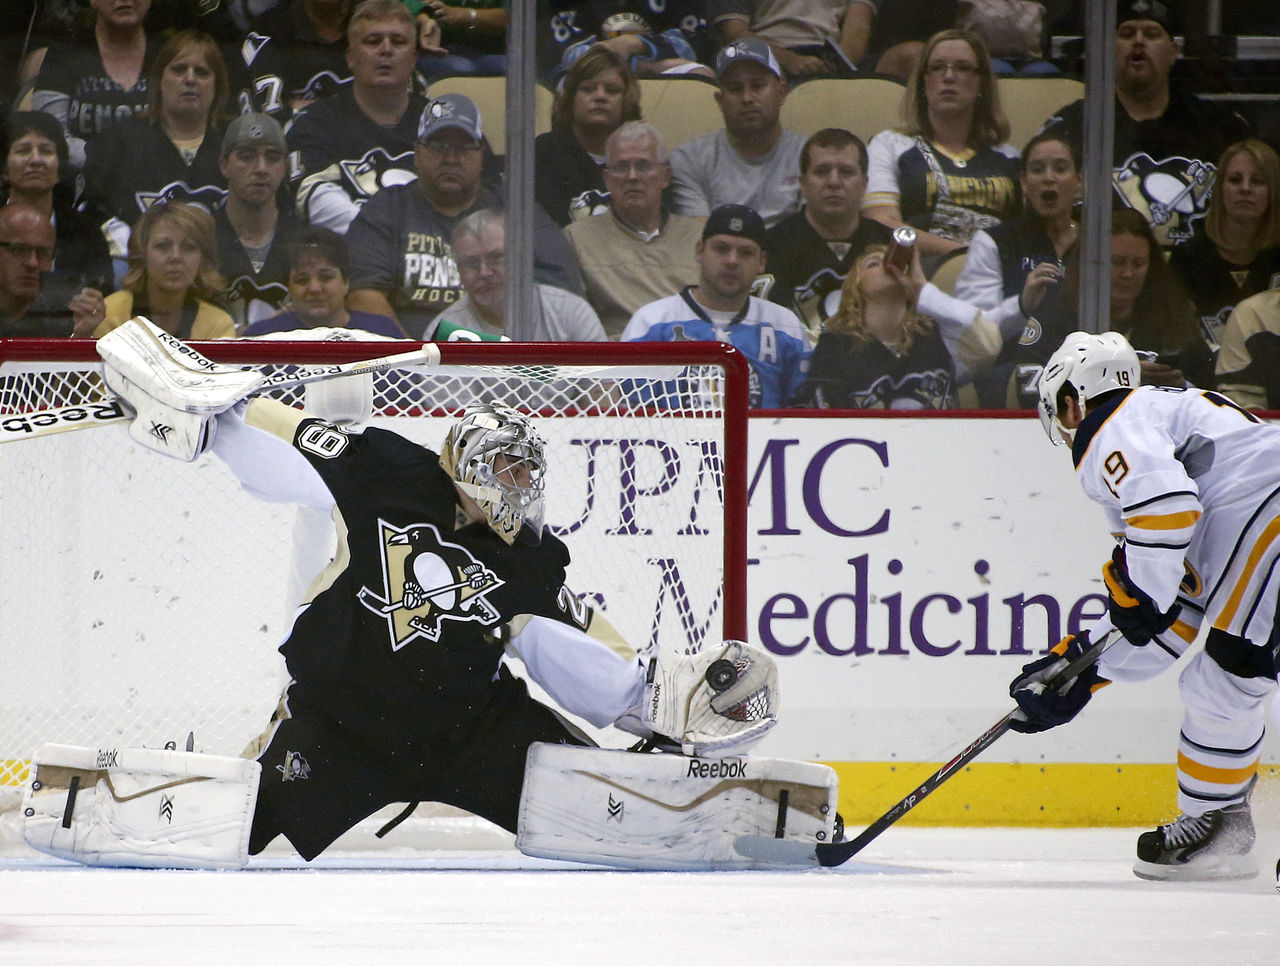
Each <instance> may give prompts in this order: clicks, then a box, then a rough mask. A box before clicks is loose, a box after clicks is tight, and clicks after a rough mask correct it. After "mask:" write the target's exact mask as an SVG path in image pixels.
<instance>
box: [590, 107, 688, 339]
mask: <svg viewBox="0 0 1280 966" xmlns="http://www.w3.org/2000/svg"><path fill="white" fill-rule="evenodd" d="M604 170H605V185H606V186H607V187H608V189H609V193H608V198H609V209H608V211H607V212H606V213H605V214H603V215H599V216H597V217H594V218H585V219H582V220H580V221H575V222H573V223H572V224H571V225H569V227H568V228H566V229H565V237H567V238H568V239H569V247H570V248H572V249H573V253H574V255H575V256H577V260H578V264H579V265H581V266H582V280H583V284H584V287H585V288H586V294H587V301H588V302H590V303H591V305H592V307H593V308H594V309H595V310H596V312H598V313H599V315H600V320H601V322H602V323H603V324H604V329H605V332H607V333H608V334H609V338H611V339H617V338H620V337H621V336H622V330H623V329H625V328H626V326H627V322H628V321H629V320H630V319H631V316H632V315H634V314H635V313H636V311H637V310H638V309H639V308H640V306H642V305H646V304H648V303H649V302H652V301H654V300H655V299H659V298H662V297H663V295H664V294H665V293H669V292H672V291H678V290H679V289H681V288H683V287H684V286H686V285H692V284H694V283H695V282H696V281H697V280H698V266H697V261H696V253H697V250H698V241H699V239H700V238H701V234H702V222H701V221H700V220H699V219H696V218H685V217H684V216H682V215H673V214H671V213H670V212H668V211H666V209H665V208H664V207H663V204H662V198H663V191H664V189H665V188H666V187H667V185H669V184H670V183H671V165H670V164H669V163H668V162H667V146H666V142H665V141H664V140H663V138H662V132H660V131H659V130H658V129H657V128H656V127H654V126H653V125H652V124H649V123H646V122H645V121H628V122H627V123H626V124H624V125H622V127H620V128H618V130H616V131H614V132H613V134H611V135H610V136H609V141H608V144H607V145H606V148H605V169H604Z"/></svg>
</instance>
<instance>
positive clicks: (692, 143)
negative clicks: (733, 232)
mask: <svg viewBox="0 0 1280 966" xmlns="http://www.w3.org/2000/svg"><path fill="white" fill-rule="evenodd" d="M716 76H717V77H718V78H719V83H720V90H719V91H717V92H716V103H717V104H719V105H720V113H721V115H722V116H723V117H724V128H723V129H722V130H719V131H716V132H714V133H712V134H704V135H702V136H701V137H696V138H693V139H691V140H689V141H686V142H685V143H684V144H682V145H680V146H679V147H678V148H676V149H675V150H674V151H672V152H671V169H672V181H671V192H672V196H673V198H674V199H675V210H676V212H677V213H678V214H681V215H690V216H693V217H706V216H707V215H708V214H710V213H711V211H712V209H714V208H718V207H719V206H720V205H724V204H729V203H731V202H735V203H739V204H745V205H749V206H750V207H752V208H754V209H755V210H756V211H757V212H758V213H759V215H760V217H762V218H763V219H764V222H765V224H766V225H773V224H774V223H775V222H778V221H780V220H781V219H782V218H783V217H785V216H786V215H789V214H791V213H792V212H793V211H796V210H797V209H798V208H799V206H800V150H801V148H803V147H804V138H803V137H802V136H801V135H799V134H797V133H795V132H794V131H787V130H784V129H783V127H782V122H781V120H780V116H781V111H782V102H783V101H785V100H786V97H787V82H786V81H785V80H784V79H783V76H782V69H781V68H780V67H779V66H778V60H777V58H776V57H774V55H773V50H772V48H770V46H769V45H768V44H767V43H765V42H764V41H763V40H761V39H760V38H759V37H746V38H743V39H742V40H738V41H735V42H734V43H732V44H729V45H728V46H727V47H725V48H724V49H723V50H721V51H720V53H719V54H717V55H716Z"/></svg>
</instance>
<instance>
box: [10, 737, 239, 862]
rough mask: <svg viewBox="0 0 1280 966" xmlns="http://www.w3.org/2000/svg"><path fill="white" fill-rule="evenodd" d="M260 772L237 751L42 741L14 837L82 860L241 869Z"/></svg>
mask: <svg viewBox="0 0 1280 966" xmlns="http://www.w3.org/2000/svg"><path fill="white" fill-rule="evenodd" d="M260 774H261V766H260V765H259V764H258V763H257V762H256V761H252V760H250V759H247V758H225V757H221V756H218V755H204V754H199V753H195V752H188V751H161V750H158V749H151V748H120V749H116V748H110V749H100V748H79V747H74V746H71V745H53V744H46V745H42V746H41V747H40V749H39V750H38V751H37V752H36V754H35V756H34V761H33V762H32V766H31V777H30V779H29V780H28V782H27V786H26V788H25V790H24V792H23V799H22V814H21V819H20V821H21V828H22V837H23V838H24V839H25V840H26V841H27V844H29V845H30V846H31V847H32V848H34V849H38V850H39V851H41V852H47V853H48V854H50V855H55V856H58V857H59V858H63V859H70V860H72V861H74V862H81V863H83V864H85V865H99V866H122V867H128V868H163V869H239V868H243V867H244V866H245V865H246V864H247V863H248V861H249V851H248V849H249V829H250V826H251V825H252V823H253V809H254V802H255V801H256V799H257V794H258V779H259V776H260Z"/></svg>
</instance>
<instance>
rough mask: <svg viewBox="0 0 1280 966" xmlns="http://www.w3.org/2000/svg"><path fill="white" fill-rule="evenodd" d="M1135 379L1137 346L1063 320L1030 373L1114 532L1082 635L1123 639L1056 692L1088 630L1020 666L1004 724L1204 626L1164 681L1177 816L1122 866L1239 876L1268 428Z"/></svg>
mask: <svg viewBox="0 0 1280 966" xmlns="http://www.w3.org/2000/svg"><path fill="white" fill-rule="evenodd" d="M1138 383H1139V364H1138V358H1137V356H1136V354H1135V353H1134V351H1133V349H1132V347H1131V346H1130V345H1129V343H1128V342H1127V341H1125V339H1124V338H1123V337H1122V336H1120V335H1118V334H1116V333H1105V334H1103V335H1090V334H1087V333H1084V332H1075V333H1072V334H1071V335H1069V336H1068V337H1067V338H1066V340H1065V341H1064V342H1063V344H1062V347H1061V348H1060V349H1058V351H1057V352H1056V353H1055V354H1054V355H1053V357H1052V358H1051V359H1050V360H1049V363H1048V364H1047V365H1046V366H1045V369H1044V374H1043V376H1042V377H1041V381H1040V418H1041V421H1042V422H1043V424H1044V427H1045V431H1046V432H1047V433H1048V434H1049V438H1050V439H1051V440H1052V441H1053V442H1054V444H1055V445H1060V444H1062V443H1066V444H1067V445H1068V446H1070V448H1071V456H1072V459H1073V461H1074V463H1075V469H1076V475H1077V476H1078V478H1079V480H1080V484H1081V486H1082V487H1083V488H1084V491H1085V493H1086V494H1088V496H1089V497H1090V499H1092V500H1093V501H1094V502H1096V503H1098V504H1100V505H1101V506H1102V507H1103V509H1104V510H1105V512H1106V517H1107V521H1108V523H1109V525H1110V528H1111V531H1112V533H1113V534H1114V535H1115V536H1116V538H1117V546H1116V549H1115V552H1114V553H1113V554H1112V558H1111V560H1110V561H1108V562H1107V563H1106V565H1105V566H1104V568H1103V576H1104V579H1105V582H1106V586H1107V591H1108V594H1109V601H1108V615H1107V617H1104V618H1103V619H1101V620H1100V621H1099V622H1098V623H1097V624H1096V625H1095V626H1094V627H1093V628H1092V630H1091V634H1092V636H1093V637H1094V638H1095V639H1098V638H1100V637H1101V636H1102V635H1103V634H1104V633H1106V632H1108V631H1110V630H1111V629H1112V628H1113V627H1114V628H1115V629H1118V630H1119V631H1121V632H1122V633H1123V635H1124V638H1125V640H1124V641H1122V642H1120V643H1119V644H1117V645H1116V646H1114V647H1111V648H1109V649H1108V650H1107V651H1105V652H1104V653H1103V654H1102V656H1101V658H1100V659H1099V660H1098V662H1097V663H1096V664H1095V665H1094V666H1093V667H1091V668H1090V669H1089V670H1088V671H1086V672H1085V673H1083V674H1081V675H1080V676H1079V677H1077V678H1075V679H1073V681H1072V682H1071V683H1070V684H1069V685H1068V686H1066V687H1064V688H1061V689H1059V691H1057V692H1053V691H1047V692H1046V691H1044V690H1043V684H1044V682H1045V681H1046V680H1048V678H1049V676H1050V675H1051V674H1052V672H1053V671H1054V670H1055V669H1057V668H1058V667H1061V666H1064V663H1065V661H1066V660H1068V659H1070V658H1071V657H1072V656H1078V655H1079V654H1080V653H1081V652H1082V650H1083V649H1084V648H1085V647H1087V645H1088V640H1087V638H1088V635H1081V638H1083V639H1081V638H1072V637H1068V638H1067V639H1066V640H1064V641H1063V642H1062V643H1061V644H1059V645H1058V646H1057V647H1056V648H1055V649H1054V652H1053V653H1051V654H1050V655H1049V656H1048V657H1046V658H1044V659H1042V660H1039V661H1036V662H1033V663H1031V664H1028V665H1027V666H1026V667H1025V668H1023V673H1022V674H1021V675H1020V676H1019V677H1018V678H1016V679H1015V680H1014V681H1013V683H1012V684H1011V685H1010V694H1011V695H1012V696H1013V697H1014V699H1015V700H1016V701H1017V702H1018V704H1019V706H1020V708H1021V709H1022V712H1023V714H1024V715H1025V717H1026V721H1025V722H1019V723H1018V724H1016V725H1015V728H1017V730H1020V731H1024V732H1032V731H1041V730H1044V729H1047V728H1051V727H1054V726H1055V725H1059V724H1063V723H1065V722H1066V721H1069V720H1070V719H1071V718H1072V717H1074V716H1075V714H1076V713H1078V712H1079V710H1080V709H1081V708H1082V707H1083V706H1084V704H1085V703H1086V702H1087V701H1088V700H1089V697H1090V695H1091V694H1092V692H1093V691H1096V690H1097V689H1098V688H1099V687H1101V686H1102V685H1103V684H1105V683H1107V682H1108V681H1125V680H1142V679H1144V678H1148V677H1151V676H1153V675H1154V674H1156V673H1158V672H1160V671H1161V670H1163V669H1164V668H1166V667H1168V666H1169V665H1170V664H1172V663H1173V662H1174V661H1175V660H1176V659H1177V658H1178V656H1179V655H1181V654H1182V652H1183V651H1184V650H1185V649H1186V648H1187V647H1188V646H1189V645H1190V644H1191V643H1192V641H1194V640H1195V639H1196V637H1197V635H1198V632H1199V630H1200V627H1201V624H1205V625H1207V628H1208V631H1207V634H1206V635H1205V646H1204V649H1203V650H1202V651H1201V652H1200V653H1198V654H1197V655H1196V656H1195V657H1194V658H1193V659H1192V660H1191V662H1190V663H1189V664H1188V665H1187V667H1186V669H1185V670H1184V671H1183V672H1182V676H1181V678H1180V679H1179V692H1180V695H1181V698H1182V702H1183V706H1184V717H1183V720H1182V727H1181V733H1180V735H1179V739H1178V770H1177V774H1178V807H1179V809H1180V810H1181V813H1182V814H1181V815H1180V816H1179V817H1178V818H1177V819H1176V820H1175V821H1173V822H1171V823H1170V824H1168V825H1161V826H1160V827H1159V828H1157V829H1155V830H1154V831H1151V832H1144V833H1143V834H1142V835H1141V836H1140V837H1139V839H1138V855H1137V862H1136V863H1135V865H1134V872H1135V873H1136V874H1137V875H1138V876H1140V877H1142V878H1151V879H1219V878H1223V879H1225V878H1241V877H1247V876H1251V875H1255V874H1256V872H1257V868H1256V865H1255V864H1254V863H1253V861H1252V860H1251V859H1250V857H1249V855H1248V853H1249V851H1250V849H1251V848H1252V846H1253V842H1254V837H1255V832H1254V826H1253V820H1252V817H1251V815H1250V810H1249V795H1250V792H1251V791H1252V789H1253V785H1254V783H1255V782H1256V780H1257V770H1258V758H1259V748H1260V746H1261V742H1262V735H1263V730H1264V727H1265V721H1266V701H1267V698H1268V697H1269V696H1270V695H1271V694H1272V693H1273V692H1274V690H1275V687H1276V672H1277V643H1278V642H1280V630H1278V629H1277V626H1276V619H1277V613H1276V604H1277V593H1278V592H1280V428H1278V427H1275V426H1271V425H1267V424H1265V423H1262V422H1260V421H1259V420H1258V419H1257V418H1256V417H1255V416H1253V415H1252V414H1250V413H1249V412H1247V411H1245V410H1244V409H1242V408H1240V407H1239V406H1237V405H1236V404H1235V403H1233V402H1232V401H1231V400H1230V399H1228V398H1227V397H1225V396H1222V395H1220V394H1218V393H1215V392H1205V391H1202V390H1199V389H1195V388H1191V387H1188V388H1185V389H1170V388H1165V387H1155V386H1143V387H1141V388H1139V386H1138Z"/></svg>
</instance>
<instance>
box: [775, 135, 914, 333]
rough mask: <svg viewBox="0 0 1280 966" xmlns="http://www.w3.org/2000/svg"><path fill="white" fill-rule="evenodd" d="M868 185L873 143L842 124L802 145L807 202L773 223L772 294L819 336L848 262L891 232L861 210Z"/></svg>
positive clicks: (803, 189)
mask: <svg viewBox="0 0 1280 966" xmlns="http://www.w3.org/2000/svg"><path fill="white" fill-rule="evenodd" d="M866 190H867V148H866V145H865V144H863V143H862V140H861V139H860V138H859V137H858V136H857V135H856V134H851V133H849V132H848V131H846V130H843V129H842V128H833V127H829V128H824V129H823V130H821V131H819V132H818V133H817V134H815V135H813V137H811V138H809V140H808V141H806V142H805V144H804V148H803V149H802V150H801V152H800V196H801V197H802V198H803V199H804V207H803V208H802V209H801V210H800V211H797V212H796V213H795V214H793V215H788V216H787V217H786V218H784V219H782V221H780V222H778V223H777V224H776V225H774V226H773V227H772V228H770V229H769V232H768V234H767V235H766V236H765V248H766V249H767V250H768V251H769V252H770V253H771V254H770V256H769V275H770V276H772V285H771V287H770V289H769V292H768V296H769V298H770V299H771V300H772V301H774V302H777V303H778V304H779V305H782V306H785V307H786V308H789V309H791V311H793V312H795V313H796V315H798V316H800V320H801V321H802V322H804V324H805V328H807V329H808V330H809V335H810V337H811V338H813V339H817V338H818V333H819V332H820V331H821V330H822V324H823V322H824V321H826V318H827V316H829V315H830V314H831V313H832V312H834V311H835V308H836V307H835V305H831V304H829V303H830V302H831V301H832V299H834V300H835V301H837V302H838V301H839V295H838V294H837V293H838V292H839V291H840V287H841V285H842V284H843V283H844V279H845V276H846V275H848V274H849V268H850V267H851V266H852V265H853V263H854V261H855V260H856V259H857V257H858V256H859V255H861V254H862V252H863V250H864V249H865V248H866V247H867V246H868V245H871V244H883V243H887V242H888V241H889V238H890V234H891V233H890V231H889V229H888V228H886V227H885V226H884V225H882V224H880V222H878V221H872V220H871V219H870V218H863V217H861V215H860V213H859V209H860V208H861V207H862V196H863V194H864V193H865V192H866Z"/></svg>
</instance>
